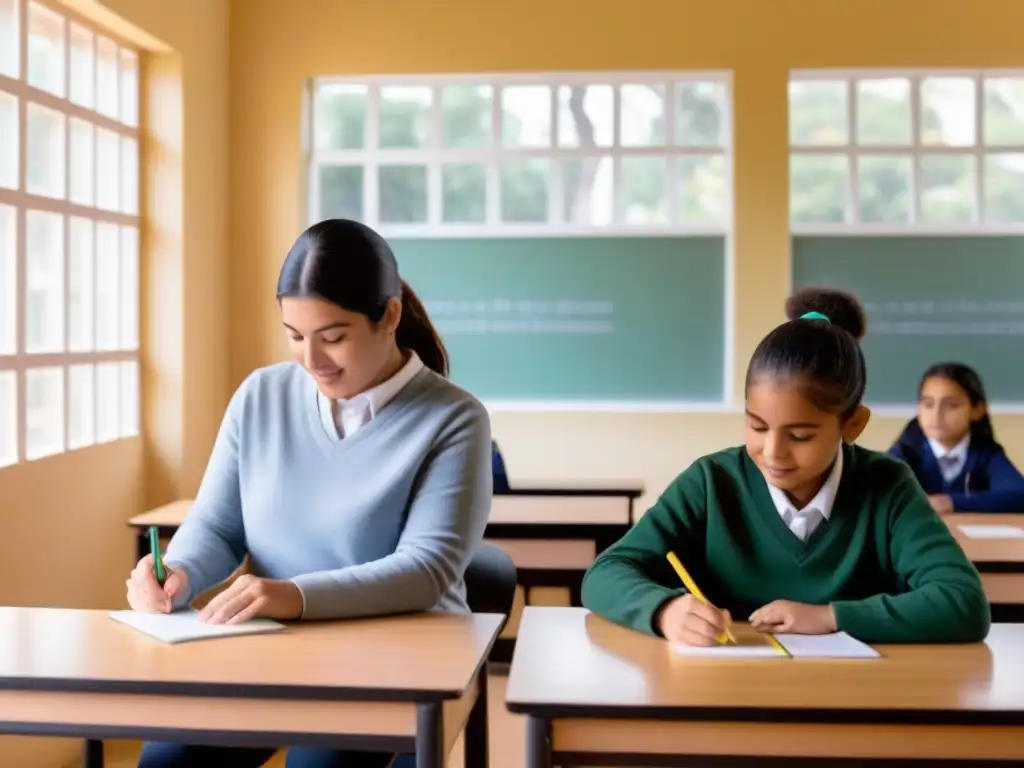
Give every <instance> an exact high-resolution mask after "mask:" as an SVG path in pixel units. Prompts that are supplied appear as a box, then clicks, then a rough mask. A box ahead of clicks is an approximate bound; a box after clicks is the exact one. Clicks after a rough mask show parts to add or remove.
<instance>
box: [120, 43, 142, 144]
mask: <svg viewBox="0 0 1024 768" xmlns="http://www.w3.org/2000/svg"><path fill="white" fill-rule="evenodd" d="M121 122H122V123H124V124H125V125H130V126H132V127H133V128H134V127H135V126H137V125H138V124H139V57H138V56H136V55H135V52H134V51H129V50H126V49H124V48H122V49H121Z"/></svg>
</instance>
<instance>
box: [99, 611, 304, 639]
mask: <svg viewBox="0 0 1024 768" xmlns="http://www.w3.org/2000/svg"><path fill="white" fill-rule="evenodd" d="M109 615H110V618H112V619H113V620H114V621H117V622H120V623H121V624H125V625H127V626H129V627H131V628H132V629H135V630H137V631H139V632H142V633H143V634H146V635H149V636H150V637H154V638H156V639H157V640H162V641H163V642H165V643H184V642H187V641H189V640H206V639H210V638H215V637H232V636H237V635H253V634H258V633H263V632H278V631H280V630H282V629H285V626H284V624H280V623H278V622H276V621H273V620H272V619H250V620H249V621H243V622H242V623H240V624H207V623H206V622H204V621H200V620H199V618H198V617H199V612H198V611H192V610H185V611H175V612H174V613H139V612H137V611H111V612H110V614H109Z"/></svg>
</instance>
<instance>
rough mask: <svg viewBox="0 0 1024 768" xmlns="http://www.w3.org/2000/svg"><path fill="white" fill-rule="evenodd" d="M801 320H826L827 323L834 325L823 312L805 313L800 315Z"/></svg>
mask: <svg viewBox="0 0 1024 768" xmlns="http://www.w3.org/2000/svg"><path fill="white" fill-rule="evenodd" d="M799 319H800V320H824V321H825V322H826V323H829V324H830V325H831V324H832V321H831V320H829V319H828V315H823V314H821V312H804V313H803V314H802V315H800V318H799Z"/></svg>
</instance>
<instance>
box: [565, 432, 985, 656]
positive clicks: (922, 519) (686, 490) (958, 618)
mask: <svg viewBox="0 0 1024 768" xmlns="http://www.w3.org/2000/svg"><path fill="white" fill-rule="evenodd" d="M843 450H844V451H845V453H844V456H843V475H842V478H841V480H840V483H839V489H838V492H837V494H836V500H835V504H834V506H833V508H832V513H831V516H830V518H829V520H828V521H826V522H823V523H821V524H820V525H819V526H818V528H817V529H816V530H815V531H814V533H813V534H811V536H810V538H809V539H808V541H807V543H806V544H805V543H804V542H802V541H801V540H800V539H799V538H797V536H796V535H794V534H793V533H792V532H791V531H790V530H789V528H788V527H787V526H786V523H785V522H784V521H783V519H782V517H781V516H780V515H779V513H778V510H777V509H776V507H775V504H774V503H773V502H772V498H771V496H770V495H769V492H768V486H767V484H766V483H765V480H764V477H763V476H762V475H761V472H760V471H759V470H758V469H757V466H756V465H755V464H754V462H753V461H752V460H751V459H750V457H749V455H748V454H747V452H746V449H744V448H732V449H729V450H725V451H721V452H719V453H714V454H711V455H710V456H705V457H704V458H701V459H699V460H697V461H696V462H695V463H694V464H693V465H692V466H691V467H690V468H689V469H687V470H686V471H685V472H683V473H682V474H681V475H680V476H679V477H678V478H677V479H676V480H675V481H674V482H673V483H672V485H670V486H669V487H668V489H667V490H666V491H665V492H664V493H663V494H662V496H661V498H660V499H659V500H658V502H657V503H656V504H655V505H654V506H653V507H652V508H651V509H650V510H649V511H648V512H647V513H646V514H645V515H644V516H643V517H642V518H641V519H640V521H639V522H637V524H636V525H635V526H634V527H633V528H632V529H631V530H630V531H629V533H627V534H626V535H625V536H623V537H622V539H621V540H620V541H619V542H617V543H616V544H615V545H614V546H613V547H611V548H609V549H608V550H606V551H605V552H604V553H603V554H602V555H601V556H600V557H598V559H597V560H596V561H595V562H594V564H593V565H592V566H591V567H590V569H589V570H588V572H587V575H586V576H585V578H584V580H583V604H584V605H585V606H586V607H587V608H589V609H590V610H592V611H594V612H595V613H597V614H600V615H601V616H604V617H605V618H607V619H609V620H611V621H614V622H616V623H618V624H623V625H625V626H628V627H632V628H634V629H637V630H640V631H642V632H647V633H650V634H655V633H656V629H655V627H654V623H653V622H654V617H655V615H656V613H657V612H658V610H659V608H661V606H662V605H663V604H664V603H665V602H667V601H668V600H670V599H671V598H674V597H677V596H679V595H681V594H683V593H684V592H685V590H683V589H682V587H681V585H680V582H679V578H678V576H676V574H675V572H674V571H673V570H672V566H671V565H670V564H669V562H668V561H667V560H666V559H665V555H666V553H667V552H669V551H670V550H672V551H674V552H675V553H676V554H677V555H678V556H679V558H680V559H681V560H682V561H683V563H684V564H685V565H686V568H687V570H688V571H689V572H690V575H691V576H693V579H694V581H696V583H697V585H698V586H699V587H700V588H701V591H702V592H704V594H705V596H706V597H707V599H708V600H709V601H711V603H712V604H714V605H716V606H718V607H719V608H726V609H728V610H729V611H730V613H731V614H732V616H733V620H735V621H746V620H747V617H748V616H749V615H750V614H751V613H752V612H753V611H754V610H755V609H757V608H759V607H761V606H762V605H765V604H766V603H770V602H771V601H773V600H793V601H796V602H801V603H810V604H815V605H824V604H826V603H831V604H832V606H833V610H834V611H835V616H836V623H837V624H838V627H839V629H840V630H843V631H846V632H849V633H850V634H851V635H853V636H855V637H858V638H860V639H862V640H864V641H867V642H906V643H937V642H972V641H979V640H982V639H984V638H985V636H986V635H987V634H988V629H989V624H990V622H991V614H990V611H989V605H988V601H987V599H986V597H985V593H984V591H983V590H982V586H981V577H980V576H979V575H978V572H977V570H976V569H975V568H974V566H973V565H972V564H971V563H970V561H969V560H968V559H967V557H966V555H964V552H963V550H962V549H960V546H959V544H957V542H956V540H955V539H954V538H953V536H952V534H951V533H950V531H949V529H948V528H947V527H946V524H945V523H944V522H943V521H942V520H941V519H940V518H939V516H938V514H936V512H935V511H934V510H933V509H932V508H931V505H930V504H929V503H928V499H927V497H926V496H925V494H924V492H923V491H922V490H921V486H920V485H919V484H918V482H917V481H916V480H915V479H914V476H913V474H912V473H911V471H910V469H909V468H908V467H907V466H906V465H904V464H903V463H902V462H898V461H896V460H895V459H892V458H890V457H888V456H886V455H885V454H881V453H876V452H874V451H869V450H866V449H864V448H860V447H856V446H850V445H844V447H843Z"/></svg>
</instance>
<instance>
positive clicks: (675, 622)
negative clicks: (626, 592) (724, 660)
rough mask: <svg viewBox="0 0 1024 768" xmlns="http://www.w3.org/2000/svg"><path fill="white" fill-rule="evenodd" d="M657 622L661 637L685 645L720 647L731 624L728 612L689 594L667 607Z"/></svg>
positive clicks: (673, 601)
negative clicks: (719, 644) (720, 642)
mask: <svg viewBox="0 0 1024 768" xmlns="http://www.w3.org/2000/svg"><path fill="white" fill-rule="evenodd" d="M657 621H658V631H659V632H661V635H662V637H664V638H665V639H666V640H668V641H670V642H673V643H683V644H684V645H718V643H719V641H720V640H721V639H722V636H723V635H724V633H725V632H726V630H728V629H729V625H730V624H732V619H731V618H730V616H729V612H728V611H721V610H719V609H718V608H715V607H714V606H713V605H708V604H707V603H702V602H701V601H700V600H698V599H697V598H695V597H694V596H693V595H689V594H687V595H683V596H682V597H677V598H674V599H673V600H671V601H670V602H669V603H668V604H666V605H665V607H664V608H662V610H661V613H660V614H659V615H658V619H657Z"/></svg>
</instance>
